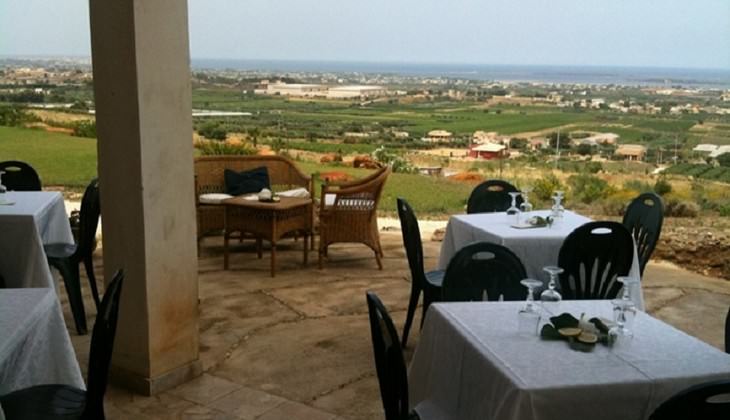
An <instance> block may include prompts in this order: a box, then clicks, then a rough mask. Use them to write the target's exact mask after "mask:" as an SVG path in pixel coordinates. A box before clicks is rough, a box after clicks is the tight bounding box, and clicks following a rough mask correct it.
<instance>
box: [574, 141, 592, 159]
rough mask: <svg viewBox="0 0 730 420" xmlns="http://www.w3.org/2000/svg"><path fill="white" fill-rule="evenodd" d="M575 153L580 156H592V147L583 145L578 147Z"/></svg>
mask: <svg viewBox="0 0 730 420" xmlns="http://www.w3.org/2000/svg"><path fill="white" fill-rule="evenodd" d="M575 151H576V153H578V154H579V155H581V156H590V155H592V154H593V146H591V145H590V144H586V143H583V144H580V145H578V148H577V149H576V150H575Z"/></svg>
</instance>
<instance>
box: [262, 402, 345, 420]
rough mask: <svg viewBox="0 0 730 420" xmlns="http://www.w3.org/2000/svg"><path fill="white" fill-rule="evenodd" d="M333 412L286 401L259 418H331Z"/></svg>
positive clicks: (314, 419)
mask: <svg viewBox="0 0 730 420" xmlns="http://www.w3.org/2000/svg"><path fill="white" fill-rule="evenodd" d="M334 418H335V415H334V414H330V413H327V412H324V411H320V410H317V409H315V408H312V407H309V406H307V405H304V404H301V403H298V402H293V401H287V402H285V403H284V404H281V405H278V406H277V407H276V408H274V409H272V410H269V411H267V412H266V413H264V414H263V415H262V416H261V417H259V418H258V419H259V420H293V419H303V420H304V419H306V420H333V419H334Z"/></svg>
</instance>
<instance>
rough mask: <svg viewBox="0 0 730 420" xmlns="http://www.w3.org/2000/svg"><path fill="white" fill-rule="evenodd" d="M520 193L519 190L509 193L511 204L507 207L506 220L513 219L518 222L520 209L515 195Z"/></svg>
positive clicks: (517, 195)
mask: <svg viewBox="0 0 730 420" xmlns="http://www.w3.org/2000/svg"><path fill="white" fill-rule="evenodd" d="M520 194H521V193H520V192H519V191H515V192H510V193H509V195H510V197H512V205H511V206H510V208H508V209H507V220H514V222H515V223H517V224H519V223H520V209H519V208H517V197H519V196H520Z"/></svg>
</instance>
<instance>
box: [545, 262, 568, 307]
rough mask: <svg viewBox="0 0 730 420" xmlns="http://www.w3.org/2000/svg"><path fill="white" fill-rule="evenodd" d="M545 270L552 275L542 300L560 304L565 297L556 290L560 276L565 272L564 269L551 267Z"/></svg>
mask: <svg viewBox="0 0 730 420" xmlns="http://www.w3.org/2000/svg"><path fill="white" fill-rule="evenodd" d="M543 270H544V271H546V272H547V273H548V274H549V275H550V281H549V282H548V288H547V289H545V290H543V291H542V293H541V294H540V300H541V301H543V302H560V301H561V300H563V296H562V295H561V294H560V293H559V292H558V291H557V290H555V286H556V285H557V280H558V275H559V274H560V273H562V272H563V269H562V268H560V267H556V266H552V265H549V266H547V267H543Z"/></svg>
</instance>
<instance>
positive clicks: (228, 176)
mask: <svg viewBox="0 0 730 420" xmlns="http://www.w3.org/2000/svg"><path fill="white" fill-rule="evenodd" d="M223 180H224V181H225V184H226V194H230V195H241V194H250V193H257V192H259V191H261V190H263V189H264V188H268V189H271V184H270V183H269V171H268V170H267V169H266V167H265V166H261V167H259V168H255V169H251V170H250V171H243V172H236V171H232V170H230V169H226V170H225V171H223Z"/></svg>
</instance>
